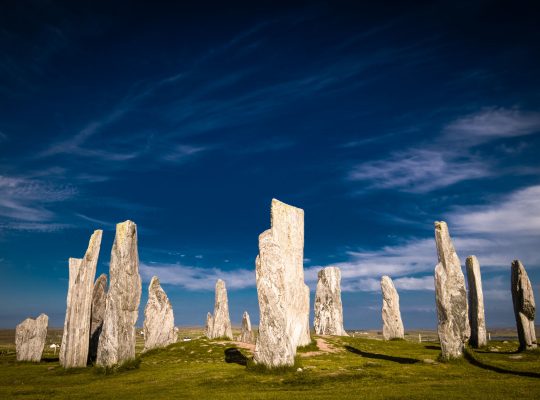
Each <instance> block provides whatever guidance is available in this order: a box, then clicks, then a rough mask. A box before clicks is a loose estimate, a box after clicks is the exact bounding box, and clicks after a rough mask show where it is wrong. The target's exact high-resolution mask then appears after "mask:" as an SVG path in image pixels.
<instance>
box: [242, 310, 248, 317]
mask: <svg viewBox="0 0 540 400" xmlns="http://www.w3.org/2000/svg"><path fill="white" fill-rule="evenodd" d="M242 318H244V319H245V318H249V314H248V312H247V311H244V314H242Z"/></svg>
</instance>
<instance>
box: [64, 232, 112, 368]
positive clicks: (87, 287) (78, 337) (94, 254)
mask: <svg viewBox="0 0 540 400" xmlns="http://www.w3.org/2000/svg"><path fill="white" fill-rule="evenodd" d="M102 235H103V231H102V230H96V231H94V233H93V234H92V236H91V237H90V242H89V243H88V249H87V250H86V253H85V255H84V258H82V259H77V258H70V259H69V288H68V294H67V307H66V318H65V320H64V331H63V334H62V346H61V347H60V356H59V358H60V365H62V366H63V367H64V368H80V367H85V366H86V364H87V362H88V350H89V341H90V319H91V310H92V295H93V289H94V278H95V276H96V266H97V262H98V258H99V249H100V246H101V237H102Z"/></svg>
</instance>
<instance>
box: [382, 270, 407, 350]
mask: <svg viewBox="0 0 540 400" xmlns="http://www.w3.org/2000/svg"><path fill="white" fill-rule="evenodd" d="M381 291H382V297H383V306H382V320H383V339H384V340H391V339H403V338H404V337H405V330H404V329H403V322H402V320H401V312H400V310H399V294H398V292H397V290H396V287H395V286H394V282H393V281H392V279H390V277H389V276H386V275H385V276H383V277H382V278H381Z"/></svg>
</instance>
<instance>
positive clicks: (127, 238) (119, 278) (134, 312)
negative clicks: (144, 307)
mask: <svg viewBox="0 0 540 400" xmlns="http://www.w3.org/2000/svg"><path fill="white" fill-rule="evenodd" d="M109 279H110V283H109V291H108V293H107V302H106V306H105V319H104V320H103V329H102V331H101V336H100V338H99V345H98V353H97V360H96V363H97V364H98V365H100V366H112V365H115V364H120V363H123V362H125V361H128V360H132V359H134V358H135V337H136V336H135V323H136V322H137V317H138V314H139V302H140V300H141V277H140V275H139V253H138V250H137V226H136V225H135V224H134V223H133V222H132V221H129V220H128V221H125V222H122V223H119V224H117V225H116V236H115V238H114V244H113V248H112V251H111V263H110V270H109Z"/></svg>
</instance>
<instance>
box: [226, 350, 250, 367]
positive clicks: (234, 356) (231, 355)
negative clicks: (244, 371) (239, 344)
mask: <svg viewBox="0 0 540 400" xmlns="http://www.w3.org/2000/svg"><path fill="white" fill-rule="evenodd" d="M225 362H226V363H235V364H238V365H243V366H246V365H247V357H246V356H245V355H243V354H242V353H241V352H240V350H238V349H237V348H236V347H229V348H228V349H225Z"/></svg>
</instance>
